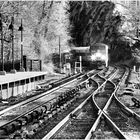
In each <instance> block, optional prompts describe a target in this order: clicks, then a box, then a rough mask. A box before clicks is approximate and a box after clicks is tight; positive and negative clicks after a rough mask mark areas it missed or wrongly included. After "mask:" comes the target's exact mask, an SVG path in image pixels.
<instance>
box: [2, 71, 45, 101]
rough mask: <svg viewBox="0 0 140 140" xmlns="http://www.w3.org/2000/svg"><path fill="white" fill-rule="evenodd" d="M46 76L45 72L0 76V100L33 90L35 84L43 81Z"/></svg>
mask: <svg viewBox="0 0 140 140" xmlns="http://www.w3.org/2000/svg"><path fill="white" fill-rule="evenodd" d="M47 74H48V73H47V72H17V73H15V74H13V73H7V74H6V75H0V99H7V98H9V97H11V96H17V95H18V94H22V93H24V92H27V91H31V90H32V89H35V87H36V84H37V82H39V81H41V80H44V79H45V76H46V75H47Z"/></svg>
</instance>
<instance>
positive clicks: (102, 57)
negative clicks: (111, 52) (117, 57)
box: [71, 43, 108, 69]
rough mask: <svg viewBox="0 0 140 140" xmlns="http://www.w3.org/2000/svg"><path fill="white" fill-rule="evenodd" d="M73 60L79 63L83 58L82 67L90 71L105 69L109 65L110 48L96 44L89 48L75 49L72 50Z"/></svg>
mask: <svg viewBox="0 0 140 140" xmlns="http://www.w3.org/2000/svg"><path fill="white" fill-rule="evenodd" d="M71 52H72V54H73V60H74V61H78V59H79V56H81V57H82V66H83V67H86V68H88V69H103V68H104V67H105V66H107V65H108V46H107V45H106V44H103V43H96V44H94V45H91V46H88V47H73V48H72V50H71Z"/></svg>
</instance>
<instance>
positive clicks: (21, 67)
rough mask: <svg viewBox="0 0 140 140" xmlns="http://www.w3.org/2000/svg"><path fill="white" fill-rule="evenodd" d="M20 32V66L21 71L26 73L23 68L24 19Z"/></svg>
mask: <svg viewBox="0 0 140 140" xmlns="http://www.w3.org/2000/svg"><path fill="white" fill-rule="evenodd" d="M18 31H21V66H20V71H25V69H24V68H23V25H22V18H21V25H20V27H19V29H18Z"/></svg>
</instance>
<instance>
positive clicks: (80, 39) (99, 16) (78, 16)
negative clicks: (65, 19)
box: [68, 1, 135, 62]
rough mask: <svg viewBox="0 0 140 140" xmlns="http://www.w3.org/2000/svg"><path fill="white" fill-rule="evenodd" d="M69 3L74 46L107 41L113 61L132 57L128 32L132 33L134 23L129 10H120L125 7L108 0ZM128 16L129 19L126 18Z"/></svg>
mask: <svg viewBox="0 0 140 140" xmlns="http://www.w3.org/2000/svg"><path fill="white" fill-rule="evenodd" d="M69 5H70V8H69V10H68V11H69V13H70V18H69V19H70V24H71V30H70V32H71V36H72V40H71V42H72V43H73V44H74V45H75V46H77V47H78V46H89V45H90V46H91V45H92V44H94V43H98V42H101V43H105V44H108V45H109V47H110V50H109V51H110V60H111V61H113V62H116V61H121V60H127V59H130V58H131V57H132V48H131V46H132V45H133V44H132V42H131V41H130V40H131V38H130V36H129V35H130V32H131V35H132V34H134V33H135V32H134V29H132V26H133V27H134V24H132V19H130V15H131V14H130V13H129V12H128V11H127V15H126V10H123V11H121V10H122V9H125V8H124V7H121V9H119V8H118V7H117V5H115V4H114V3H112V2H109V1H105V2H101V1H85V2H82V1H78V2H77V1H71V2H70V3H69ZM128 17H129V21H128V20H126V19H127V18H128ZM132 17H133V15H131V18H132ZM126 23H127V25H128V24H130V26H131V27H129V26H127V25H125V24H126ZM126 26H127V28H126ZM131 29H132V30H131ZM128 36H129V38H130V40H129V39H128Z"/></svg>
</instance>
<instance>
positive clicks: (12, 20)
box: [9, 16, 16, 73]
mask: <svg viewBox="0 0 140 140" xmlns="http://www.w3.org/2000/svg"><path fill="white" fill-rule="evenodd" d="M9 29H10V30H11V34H12V35H11V36H12V70H11V73H16V70H15V64H14V16H12V18H11V24H10V25H9Z"/></svg>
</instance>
